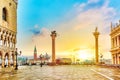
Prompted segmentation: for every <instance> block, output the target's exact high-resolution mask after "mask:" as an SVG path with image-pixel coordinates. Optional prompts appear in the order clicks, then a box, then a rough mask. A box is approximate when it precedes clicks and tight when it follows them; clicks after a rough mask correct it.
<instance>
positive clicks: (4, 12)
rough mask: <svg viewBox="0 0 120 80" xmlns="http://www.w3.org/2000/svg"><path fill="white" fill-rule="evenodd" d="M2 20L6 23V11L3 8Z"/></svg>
mask: <svg viewBox="0 0 120 80" xmlns="http://www.w3.org/2000/svg"><path fill="white" fill-rule="evenodd" d="M2 19H3V20H5V21H7V10H6V8H3V11H2Z"/></svg>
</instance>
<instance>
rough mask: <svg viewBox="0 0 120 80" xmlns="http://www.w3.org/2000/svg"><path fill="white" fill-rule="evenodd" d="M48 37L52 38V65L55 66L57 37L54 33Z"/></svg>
mask: <svg viewBox="0 0 120 80" xmlns="http://www.w3.org/2000/svg"><path fill="white" fill-rule="evenodd" d="M50 36H51V38H52V63H53V64H55V63H56V59H55V38H56V36H57V33H56V31H52V32H51V35H50Z"/></svg>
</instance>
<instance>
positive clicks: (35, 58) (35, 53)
mask: <svg viewBox="0 0 120 80" xmlns="http://www.w3.org/2000/svg"><path fill="white" fill-rule="evenodd" d="M34 60H37V49H36V46H35V48H34Z"/></svg>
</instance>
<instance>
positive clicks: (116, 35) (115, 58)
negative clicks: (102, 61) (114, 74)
mask: <svg viewBox="0 0 120 80" xmlns="http://www.w3.org/2000/svg"><path fill="white" fill-rule="evenodd" d="M110 36H111V50H110V51H111V55H112V63H113V64H120V21H119V24H116V25H115V26H114V27H113V25H112V23H111V33H110Z"/></svg>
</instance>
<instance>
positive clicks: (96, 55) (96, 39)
mask: <svg viewBox="0 0 120 80" xmlns="http://www.w3.org/2000/svg"><path fill="white" fill-rule="evenodd" d="M99 34H100V33H99V32H98V30H97V27H96V29H95V32H94V33H93V35H94V36H95V57H96V64H98V63H99V54H98V36H99Z"/></svg>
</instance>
